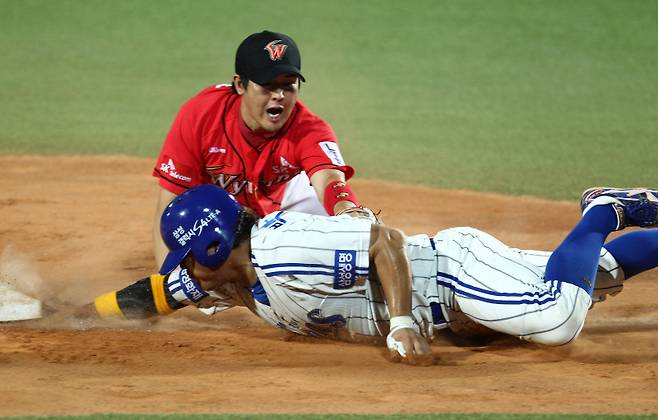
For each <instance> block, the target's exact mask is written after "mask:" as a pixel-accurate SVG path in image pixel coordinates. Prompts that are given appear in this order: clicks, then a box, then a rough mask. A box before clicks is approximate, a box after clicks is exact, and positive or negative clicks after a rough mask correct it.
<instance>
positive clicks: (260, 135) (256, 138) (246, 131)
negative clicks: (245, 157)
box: [238, 116, 278, 148]
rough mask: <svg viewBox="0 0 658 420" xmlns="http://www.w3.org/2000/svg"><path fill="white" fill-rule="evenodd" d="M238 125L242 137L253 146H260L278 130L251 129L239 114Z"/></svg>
mask: <svg viewBox="0 0 658 420" xmlns="http://www.w3.org/2000/svg"><path fill="white" fill-rule="evenodd" d="M238 119H239V122H238V126H239V128H240V134H242V137H244V139H245V140H247V142H249V144H251V145H252V146H253V147H256V148H258V147H260V146H262V145H263V144H264V143H267V141H269V140H270V139H271V138H272V137H274V136H276V134H277V133H278V132H273V133H272V132H269V131H265V130H252V129H251V128H249V126H248V125H247V123H246V122H245V120H244V118H242V116H240V118H238Z"/></svg>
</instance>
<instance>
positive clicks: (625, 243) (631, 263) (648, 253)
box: [604, 229, 658, 278]
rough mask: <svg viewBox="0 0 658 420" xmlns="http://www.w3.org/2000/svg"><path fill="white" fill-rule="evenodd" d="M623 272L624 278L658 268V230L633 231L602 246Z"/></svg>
mask: <svg viewBox="0 0 658 420" xmlns="http://www.w3.org/2000/svg"><path fill="white" fill-rule="evenodd" d="M604 248H605V249H607V250H608V251H610V253H611V254H612V256H613V257H615V259H616V260H617V262H618V263H619V265H620V266H621V268H622V269H623V270H624V274H625V275H626V278H629V277H633V276H634V275H636V274H639V273H641V272H643V271H647V270H651V269H652V268H655V267H658V229H643V230H635V231H633V232H629V233H626V234H624V235H622V236H619V237H617V238H615V239H613V240H612V241H610V242H608V243H607V244H605V246H604Z"/></svg>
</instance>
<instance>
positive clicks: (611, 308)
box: [0, 0, 658, 416]
mask: <svg viewBox="0 0 658 420" xmlns="http://www.w3.org/2000/svg"><path fill="white" fill-rule="evenodd" d="M267 7H268V9H267V12H262V13H261V12H256V11H251V9H247V8H245V7H244V6H240V5H236V4H235V3H234V2H229V1H218V2H213V1H194V2H181V1H165V0H163V1H151V0H143V1H127V0H117V1H114V2H111V3H110V2H104V1H100V0H89V1H69V0H61V1H45V0H41V1H34V0H25V1H18V0H0V61H1V62H0V64H1V65H0V153H2V154H1V155H0V275H1V276H2V278H3V279H9V280H12V281H14V282H16V283H18V284H19V286H21V287H24V288H26V289H29V290H31V291H33V293H35V294H37V295H39V296H42V297H44V298H45V299H46V300H47V301H48V302H50V303H52V304H53V305H54V306H60V305H61V304H62V303H63V302H66V303H69V304H82V303H86V302H88V301H90V300H91V299H93V298H94V297H95V296H97V295H99V294H101V293H103V292H107V291H110V290H113V289H117V288H121V287H123V286H125V285H127V284H129V283H131V282H133V281H135V280H138V279H140V278H142V277H144V276H146V275H148V274H150V273H152V272H154V271H155V270H156V267H155V263H154V260H153V257H152V254H151V226H152V220H153V212H154V209H155V197H156V192H157V186H156V181H155V179H154V178H152V177H151V176H150V173H151V169H152V165H153V163H154V161H155V156H156V154H157V152H158V150H159V147H160V145H161V142H162V140H163V138H164V135H165V133H166V131H167V129H168V128H169V126H170V124H171V120H172V119H173V117H174V115H175V113H176V110H177V108H178V106H180V105H181V104H182V102H183V101H184V100H185V99H186V98H187V97H189V96H191V95H193V94H194V93H195V92H197V91H199V90H201V89H202V88H204V87H205V86H207V85H210V84H212V83H216V82H226V81H227V80H228V78H229V77H230V75H231V74H232V65H233V62H232V60H233V54H234V49H235V46H236V45H237V44H238V43H239V42H240V40H241V39H242V38H243V37H244V36H245V35H247V34H248V33H250V32H255V31H257V30H261V29H264V28H268V29H272V30H278V31H282V32H287V33H289V34H290V35H292V36H293V37H294V38H295V39H296V40H297V42H298V44H299V45H300V48H301V49H302V56H303V57H304V67H303V70H304V73H305V75H306V78H307V80H308V83H307V84H306V85H304V86H303V88H302V91H301V99H302V100H303V101H304V102H305V103H307V104H308V105H310V107H311V109H313V110H314V111H315V112H317V113H318V114H320V115H321V116H323V117H324V118H325V119H327V121H328V122H330V123H331V124H332V126H333V127H334V129H335V130H336V132H337V134H338V136H339V139H340V140H341V142H342V143H341V147H342V150H343V152H344V155H345V157H346V159H347V160H348V161H349V162H350V163H351V164H353V165H354V166H355V167H356V170H357V176H356V178H355V179H354V180H353V182H352V185H353V188H354V190H355V191H356V192H357V193H358V196H359V197H360V198H361V200H362V201H363V202H364V203H365V204H367V205H368V206H369V207H372V208H373V209H375V210H378V209H381V210H382V213H381V216H382V217H383V219H384V221H385V223H387V224H390V225H394V226H398V227H401V228H402V229H404V230H405V231H406V232H407V233H408V234H415V233H434V232H435V231H436V230H439V229H443V228H447V227H453V226H473V227H476V228H479V229H482V230H484V231H487V232H489V233H491V234H493V235H494V236H496V237H498V238H499V239H501V240H502V241H504V242H506V243H507V244H509V245H511V246H515V247H520V248H534V249H546V250H550V249H552V248H554V247H555V246H557V245H558V244H559V242H560V240H561V239H562V238H563V236H564V235H565V234H566V233H567V232H568V231H569V229H570V228H571V227H572V226H573V225H574V223H576V222H577V221H578V220H579V211H578V205H577V198H578V196H579V194H580V192H581V191H582V190H583V189H585V188H587V187H589V186H592V185H601V184H604V185H617V186H626V185H628V186H631V185H638V184H639V185H647V186H653V187H658V175H657V172H656V162H657V158H656V156H658V118H657V116H658V102H657V101H656V98H658V72H657V71H656V69H657V68H658V55H657V54H656V51H658V25H656V24H655V22H656V19H655V17H656V16H658V2H651V1H604V0H601V1H594V0H583V1H578V2H570V1H551V2H534V1H533V2H530V1H521V0H518V1H513V0H505V1H502V0H501V1H484V0H479V1H478V0H472V1H459V2H457V1H454V2H453V1H421V0H417V1H409V2H399V1H397V2H395V1H384V0H382V1H371V0H363V1H347V0H337V1H332V2H328V1H292V2H289V3H286V4H280V5H276V7H275V6H274V5H273V4H269V3H268V6H267ZM135 156H138V157H135ZM421 184H422V185H425V186H418V185H421ZM430 186H431V187H432V188H430ZM439 188H440V189H439ZM475 191H479V192H475ZM531 196H532V197H534V198H532V197H531ZM433 348H434V350H435V352H436V353H437V354H438V356H439V357H438V361H437V364H436V365H435V366H431V367H427V368H414V367H409V366H402V365H396V364H391V363H389V362H388V361H387V360H386V359H385V349H384V347H383V346H375V345H360V344H359V345H356V344H347V343H336V342H329V341H322V340H316V339H304V338H300V337H295V336H291V335H288V334H286V333H284V332H283V331H279V330H275V329H273V328H271V327H269V326H267V325H266V324H265V323H263V322H261V321H259V320H258V319H257V318H255V317H254V316H252V315H251V314H249V313H248V312H247V311H244V310H240V309H232V310H230V311H228V312H226V313H224V314H220V315H218V316H216V317H214V318H207V317H205V316H203V315H201V314H200V313H198V312H197V311H196V310H194V309H190V308H188V309H184V310H181V311H179V312H178V313H176V314H174V315H173V316H171V317H168V318H161V319H159V320H157V321H154V322H150V323H127V322H126V323H97V324H90V323H81V322H78V321H72V319H71V317H70V316H67V315H66V313H63V314H59V315H57V316H54V317H50V318H48V319H44V320H38V321H29V322H24V323H17V324H6V325H0V416H13V415H75V414H86V413H449V412H458V413H472V412H475V413H492V412H495V413H592V414H599V413H600V414H603V413H611V414H615V413H616V414H629V415H639V414H646V413H654V414H655V413H658V270H654V271H653V272H649V273H645V274H643V275H640V276H638V277H637V278H634V279H632V280H631V281H629V282H628V284H627V285H626V287H625V289H624V291H623V292H622V293H621V294H620V295H618V296H616V297H613V298H610V299H609V300H608V301H606V302H604V303H603V304H601V305H597V307H595V308H594V309H593V310H592V311H591V312H590V315H589V318H588V320H587V323H586V325H585V328H584V331H583V333H582V335H581V337H580V338H579V339H578V340H577V341H576V342H575V343H573V344H572V345H570V346H567V347H560V348H542V347H539V346H535V345H531V344H523V343H519V342H518V341H516V340H514V339H512V338H497V339H494V340H491V341H487V342H464V341H461V340H457V339H455V338H454V337H452V336H450V335H449V334H444V335H441V336H439V337H438V339H437V340H436V341H435V343H434V344H433Z"/></svg>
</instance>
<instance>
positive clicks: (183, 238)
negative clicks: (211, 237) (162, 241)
mask: <svg viewBox="0 0 658 420" xmlns="http://www.w3.org/2000/svg"><path fill="white" fill-rule="evenodd" d="M219 213H220V211H219V209H215V210H213V211H212V212H210V214H209V215H208V216H206V217H204V218H203V219H197V220H196V221H195V222H194V225H193V226H192V228H191V229H189V230H188V231H187V232H186V231H185V228H183V226H178V228H176V229H175V230H174V231H173V232H172V234H173V236H174V238H175V239H176V241H177V242H178V243H179V244H180V245H181V246H185V245H186V244H187V243H188V242H189V241H190V240H191V239H192V237H193V236H201V233H203V228H204V227H206V226H208V225H209V224H210V221H211V220H215V221H216V220H217V215H219Z"/></svg>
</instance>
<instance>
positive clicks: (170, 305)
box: [94, 274, 185, 319]
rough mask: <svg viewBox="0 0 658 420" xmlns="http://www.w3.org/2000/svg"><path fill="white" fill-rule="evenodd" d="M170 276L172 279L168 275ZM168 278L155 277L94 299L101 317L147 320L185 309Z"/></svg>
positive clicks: (156, 275)
mask: <svg viewBox="0 0 658 420" xmlns="http://www.w3.org/2000/svg"><path fill="white" fill-rule="evenodd" d="M167 277H168V276H167ZM167 277H165V276H162V275H160V274H153V275H152V276H150V277H147V278H144V279H142V280H139V281H137V282H135V283H133V284H131V285H130V286H128V287H126V288H124V289H121V290H119V291H116V292H109V293H106V294H104V295H101V296H99V297H97V298H96V299H95V300H94V307H95V308H96V312H97V313H98V315H99V316H100V317H101V318H125V319H143V318H149V317H151V316H154V315H169V314H171V313H173V312H174V311H176V310H177V309H180V308H182V307H184V306H185V304H184V303H181V302H179V301H177V300H176V299H175V298H174V296H173V295H172V293H170V292H169V290H168V288H167V287H165V281H166V279H167Z"/></svg>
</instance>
